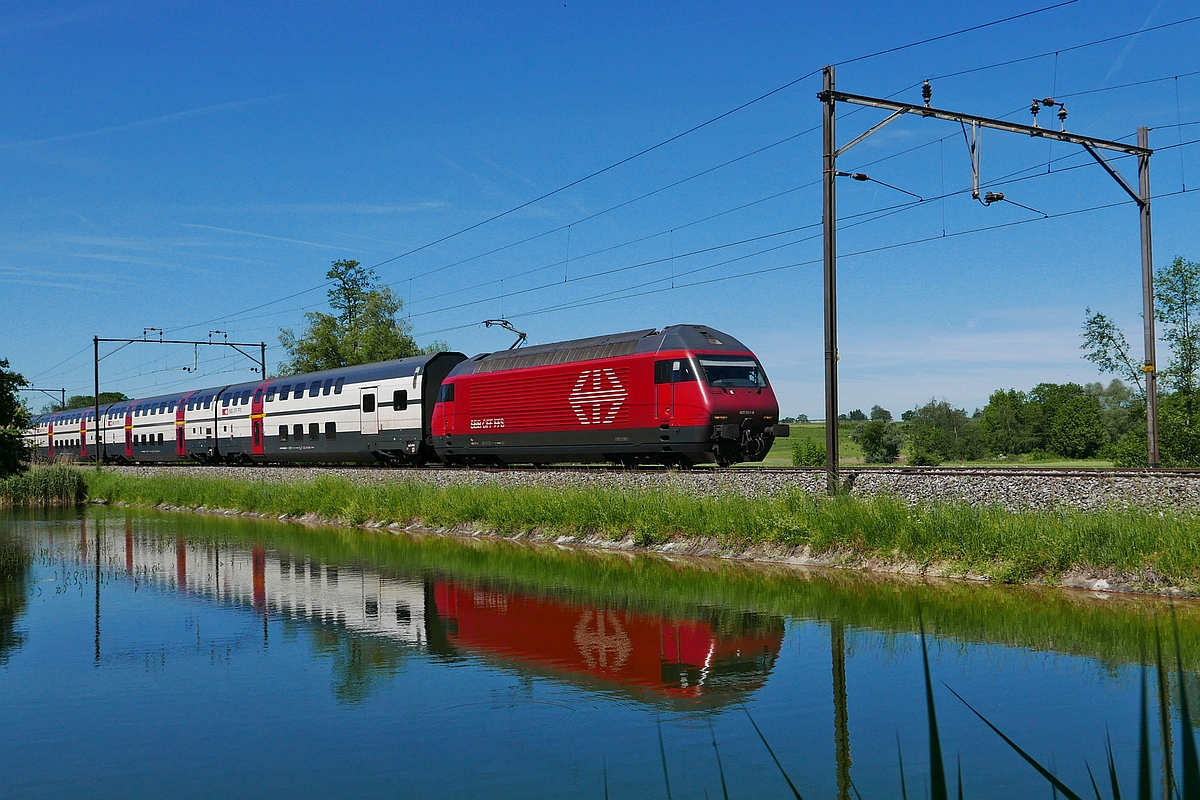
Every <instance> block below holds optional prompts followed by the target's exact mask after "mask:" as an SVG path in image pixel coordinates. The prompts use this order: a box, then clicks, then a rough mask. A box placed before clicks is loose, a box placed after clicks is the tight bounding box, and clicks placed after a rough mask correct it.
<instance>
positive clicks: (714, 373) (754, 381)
mask: <svg viewBox="0 0 1200 800" xmlns="http://www.w3.org/2000/svg"><path fill="white" fill-rule="evenodd" d="M697 360H698V361H699V362H700V366H701V368H703V370H704V376H705V378H707V379H708V385H709V386H716V387H718V388H721V389H762V388H764V387H765V386H766V385H767V375H766V373H765V372H763V368H762V366H760V365H759V363H758V362H757V361H756V360H755V359H754V357H753V356H714V355H701V356H697Z"/></svg>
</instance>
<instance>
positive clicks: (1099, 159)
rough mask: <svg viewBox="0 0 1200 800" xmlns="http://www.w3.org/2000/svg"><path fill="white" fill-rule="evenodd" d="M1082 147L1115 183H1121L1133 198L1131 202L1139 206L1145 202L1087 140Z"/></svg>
mask: <svg viewBox="0 0 1200 800" xmlns="http://www.w3.org/2000/svg"><path fill="white" fill-rule="evenodd" d="M1083 149H1084V150H1087V151H1088V153H1090V154H1091V156H1092V158H1094V159H1096V161H1097V162H1098V163H1099V164H1100V166H1102V167H1104V171H1105V172H1107V173H1108V174H1109V175H1111V176H1112V177H1113V180H1115V181H1116V182H1117V183H1119V184H1120V185H1121V188H1122V189H1124V190H1125V191H1126V193H1127V194H1128V195H1129V196H1130V197H1132V198H1133V202H1135V203H1137V204H1138V206H1139V207H1140V206H1141V205H1142V204H1143V203H1144V202H1145V201H1144V200H1143V199H1142V197H1141V195H1139V194H1138V193H1137V192H1135V191H1134V190H1133V187H1132V186H1130V185H1129V182H1128V181H1127V180H1125V178H1124V176H1122V175H1121V173H1119V172H1117V171H1116V170H1115V169H1113V167H1112V165H1111V164H1109V163H1108V162H1107V161H1106V160H1105V159H1104V156H1102V155H1100V154H1099V153H1097V152H1096V150H1095V148H1093V147H1092V146H1091V145H1090V144H1088V143H1087V142H1083Z"/></svg>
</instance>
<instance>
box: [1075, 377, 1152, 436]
mask: <svg viewBox="0 0 1200 800" xmlns="http://www.w3.org/2000/svg"><path fill="white" fill-rule="evenodd" d="M1083 391H1084V394H1086V395H1087V396H1088V397H1092V398H1094V399H1095V400H1096V402H1097V403H1099V404H1100V413H1101V415H1102V416H1103V418H1104V428H1105V430H1107V431H1108V439H1109V441H1110V442H1119V441H1120V440H1121V437H1122V436H1124V435H1125V434H1126V433H1128V432H1129V431H1131V430H1133V429H1134V428H1136V427H1139V426H1144V425H1145V424H1146V405H1145V403H1144V402H1143V401H1144V398H1142V397H1139V396H1138V395H1137V394H1136V393H1135V392H1134V390H1133V389H1131V388H1130V387H1129V385H1128V384H1126V383H1125V382H1124V381H1122V380H1120V379H1118V378H1113V379H1112V380H1111V381H1109V384H1108V385H1107V386H1105V385H1104V384H1103V383H1100V382H1099V381H1093V382H1092V383H1085V384H1084V385H1083Z"/></svg>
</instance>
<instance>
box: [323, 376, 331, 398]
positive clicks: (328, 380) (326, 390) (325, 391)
mask: <svg viewBox="0 0 1200 800" xmlns="http://www.w3.org/2000/svg"><path fill="white" fill-rule="evenodd" d="M332 388H333V378H326V379H325V387H324V388H323V389H321V396H322V397H324V396H325V395H327V394H329V390H330V389H332Z"/></svg>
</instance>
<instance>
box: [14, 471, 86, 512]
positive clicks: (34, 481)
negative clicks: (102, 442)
mask: <svg viewBox="0 0 1200 800" xmlns="http://www.w3.org/2000/svg"><path fill="white" fill-rule="evenodd" d="M86 496H87V484H86V483H85V482H84V480H83V474H82V473H81V472H80V471H79V470H78V469H75V468H73V467H67V466H63V465H61V464H55V465H53V466H49V467H38V468H35V469H31V470H29V471H28V472H21V473H18V474H16V475H10V476H9V477H7V478H4V479H3V480H0V508H11V507H13V506H29V507H45V506H69V505H77V504H79V503H82V502H83V501H84V498H85V497H86Z"/></svg>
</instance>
